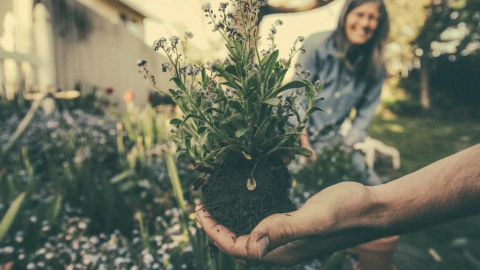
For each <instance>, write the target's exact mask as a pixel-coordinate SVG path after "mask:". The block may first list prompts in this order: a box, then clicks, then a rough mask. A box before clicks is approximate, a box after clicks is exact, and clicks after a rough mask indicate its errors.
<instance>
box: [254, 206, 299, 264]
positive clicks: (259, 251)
mask: <svg viewBox="0 0 480 270" xmlns="http://www.w3.org/2000/svg"><path fill="white" fill-rule="evenodd" d="M295 212H296V211H295ZM295 212H291V213H284V214H275V215H271V216H269V217H267V218H266V219H264V220H262V221H261V222H260V224H258V225H257V227H255V228H254V229H253V231H252V232H251V233H250V235H249V237H248V240H247V242H246V246H245V248H246V251H247V254H248V256H249V259H252V260H262V258H263V257H264V256H265V255H266V254H267V253H269V252H270V251H272V250H274V249H276V248H278V247H280V246H282V245H285V244H287V243H289V242H291V241H293V240H295V235H296V230H297V226H296V224H295V219H294V217H293V215H295Z"/></svg>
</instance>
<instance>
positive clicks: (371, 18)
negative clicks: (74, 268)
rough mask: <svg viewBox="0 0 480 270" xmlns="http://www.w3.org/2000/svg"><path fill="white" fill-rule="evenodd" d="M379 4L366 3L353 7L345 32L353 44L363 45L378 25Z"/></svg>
mask: <svg viewBox="0 0 480 270" xmlns="http://www.w3.org/2000/svg"><path fill="white" fill-rule="evenodd" d="M379 17H380V12H379V11H378V4H377V3H375V2H370V3H365V4H363V5H361V6H359V7H356V8H355V9H353V10H352V11H351V12H350V13H349V14H348V15H347V18H346V20H345V33H346V35H347V38H348V40H349V41H350V42H351V43H352V44H356V45H361V44H364V43H365V42H367V41H368V40H369V39H370V38H371V37H372V36H373V33H374V32H375V30H376V29H377V25H378V18H379Z"/></svg>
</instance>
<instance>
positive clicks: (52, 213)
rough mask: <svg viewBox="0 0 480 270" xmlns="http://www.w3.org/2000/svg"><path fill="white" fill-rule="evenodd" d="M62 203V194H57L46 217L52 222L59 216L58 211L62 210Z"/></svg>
mask: <svg viewBox="0 0 480 270" xmlns="http://www.w3.org/2000/svg"><path fill="white" fill-rule="evenodd" d="M61 203H62V196H61V195H60V194H57V195H56V196H55V198H54V199H53V200H52V201H51V202H50V203H49V206H48V209H47V214H46V218H47V219H48V220H50V221H51V222H53V221H54V220H55V219H56V218H57V216H58V212H59V211H60V207H61Z"/></svg>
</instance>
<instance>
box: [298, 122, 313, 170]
mask: <svg viewBox="0 0 480 270" xmlns="http://www.w3.org/2000/svg"><path fill="white" fill-rule="evenodd" d="M300 145H301V146H302V147H303V148H306V149H308V150H310V151H311V152H312V155H311V156H310V158H309V159H308V158H306V157H305V156H301V157H300V163H303V164H304V163H307V162H308V161H309V160H310V161H315V160H317V152H315V150H314V149H313V147H312V145H311V144H310V140H309V139H308V133H307V129H306V128H304V129H303V131H302V136H300Z"/></svg>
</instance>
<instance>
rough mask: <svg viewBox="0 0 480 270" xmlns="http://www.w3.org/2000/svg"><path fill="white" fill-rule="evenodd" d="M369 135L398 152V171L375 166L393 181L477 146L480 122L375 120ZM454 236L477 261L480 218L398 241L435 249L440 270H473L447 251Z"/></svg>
mask: <svg viewBox="0 0 480 270" xmlns="http://www.w3.org/2000/svg"><path fill="white" fill-rule="evenodd" d="M370 136H371V137H372V138H375V139H378V140H380V141H382V142H384V143H385V144H387V145H390V146H394V147H396V148H397V149H398V150H399V151H400V156H401V162H402V165H401V168H400V169H399V170H397V171H396V170H393V169H391V165H390V164H391V163H390V164H388V163H386V162H385V160H386V159H385V158H382V159H381V162H380V164H378V168H377V167H376V170H377V171H378V173H379V174H380V175H381V176H382V177H385V178H387V179H389V180H393V179H396V178H398V177H401V176H403V175H406V174H409V173H412V172H414V171H416V170H418V169H420V168H422V167H424V166H427V165H429V164H431V163H433V162H435V161H437V160H440V159H442V158H444V157H447V156H449V155H452V154H454V153H456V152H458V151H461V150H463V149H466V148H468V147H470V146H472V145H475V144H478V143H480V120H476V121H472V120H470V121H465V120H460V119H459V120H458V121H451V120H442V119H436V118H397V119H395V120H384V119H381V117H377V118H376V119H375V120H374V122H373V124H372V126H371V129H370ZM479 158H480V157H479ZM376 166H377V165H376ZM479 203H480V198H479ZM457 237H466V238H467V239H468V241H469V244H468V249H469V250H470V252H471V253H472V254H473V255H474V256H475V257H476V258H478V259H480V216H476V217H471V218H468V219H462V220H457V221H453V222H449V223H445V224H441V225H438V226H435V227H432V228H429V229H425V230H422V231H418V232H414V233H409V234H406V235H402V236H401V241H404V242H407V243H409V244H412V245H414V246H416V247H419V248H421V249H423V250H428V249H429V248H433V249H435V250H436V251H437V252H438V254H439V255H440V256H441V257H442V263H441V264H440V265H439V269H441V270H443V269H445V270H447V269H448V270H450V269H455V270H470V269H472V268H471V267H470V266H469V265H468V264H467V262H466V260H465V259H464V257H463V256H461V255H460V254H457V253H455V252H453V251H452V250H451V249H450V243H451V241H452V240H453V239H455V238H457Z"/></svg>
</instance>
